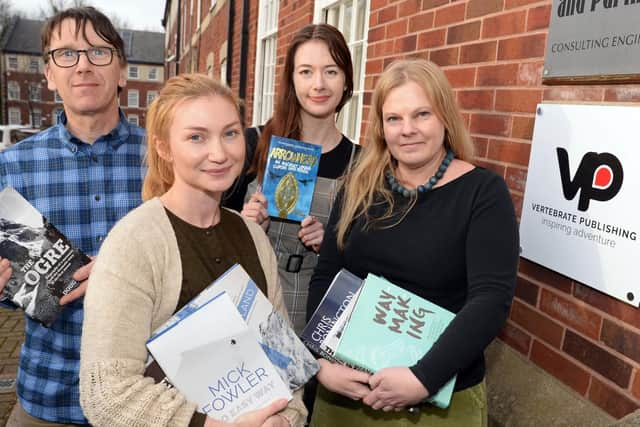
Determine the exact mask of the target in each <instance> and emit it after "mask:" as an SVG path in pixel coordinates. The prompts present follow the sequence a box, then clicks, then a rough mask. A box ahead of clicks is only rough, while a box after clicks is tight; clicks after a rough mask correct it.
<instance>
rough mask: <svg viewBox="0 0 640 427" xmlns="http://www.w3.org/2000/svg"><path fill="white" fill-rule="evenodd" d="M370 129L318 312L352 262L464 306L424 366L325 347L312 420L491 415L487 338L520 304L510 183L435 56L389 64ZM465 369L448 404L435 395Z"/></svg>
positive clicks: (340, 213)
mask: <svg viewBox="0 0 640 427" xmlns="http://www.w3.org/2000/svg"><path fill="white" fill-rule="evenodd" d="M367 131H368V133H367V138H368V143H367V145H366V146H365V147H364V149H363V150H362V154H361V156H360V158H359V159H358V162H357V164H356V166H355V167H354V169H353V171H352V173H351V174H350V175H349V176H348V178H347V181H346V184H345V186H344V188H343V190H342V192H341V193H340V194H339V196H338V199H337V201H336V204H335V205H334V208H333V210H332V213H331V217H330V219H329V224H328V225H327V232H326V233H325V238H324V243H323V245H322V249H321V251H320V257H319V261H318V266H317V268H316V270H315V273H314V275H313V278H312V281H311V284H310V290H309V306H308V308H307V312H308V313H313V312H314V310H315V308H316V307H317V305H318V304H319V302H320V300H321V298H322V296H323V295H324V293H325V292H326V290H327V288H328V286H329V284H330V283H331V280H332V279H333V277H334V276H335V274H336V273H338V271H339V270H340V269H341V268H346V269H348V270H349V271H351V272H352V273H354V274H356V275H358V276H360V277H362V278H364V277H365V276H366V275H367V274H368V273H373V274H375V275H377V276H381V277H385V278H386V279H388V280H389V281H391V282H392V283H395V284H396V285H398V286H400V287H402V288H404V289H406V290H408V291H411V292H413V293H415V294H417V295H419V296H421V297H423V298H425V299H428V300H430V301H432V302H434V303H436V304H438V305H440V306H442V307H444V308H446V309H448V310H450V311H452V312H454V313H457V314H456V318H455V319H454V320H453V322H452V323H451V324H450V325H449V326H448V327H447V328H446V329H445V331H444V332H443V334H442V335H441V336H440V338H439V339H438V340H437V341H436V343H435V345H434V346H433V347H432V348H431V349H430V350H429V351H427V352H426V353H425V354H424V355H423V356H422V357H421V358H420V359H419V360H418V361H417V362H416V363H415V364H414V365H413V366H389V367H387V368H385V369H381V370H380V371H378V372H375V373H374V374H373V375H369V374H366V373H363V372H360V371H355V370H353V369H350V368H348V367H345V366H341V365H338V364H335V363H331V362H329V361H327V360H322V359H321V360H320V364H321V369H320V372H319V373H318V375H317V377H318V381H319V382H320V384H321V387H320V388H319V391H318V395H317V399H316V405H315V407H314V412H313V418H312V426H315V427H320V426H331V425H337V424H336V423H337V422H338V421H337V420H340V424H341V425H359V426H369V425H372V426H377V425H384V426H394V425H395V426H404V425H408V423H411V425H414V424H415V425H425V426H486V425H487V411H486V397H485V386H484V381H483V378H484V359H483V350H484V348H485V347H486V346H487V345H488V344H489V342H491V340H492V339H493V338H494V337H495V335H496V334H497V332H498V331H499V329H500V327H501V326H502V324H503V323H504V321H505V319H506V316H507V314H508V312H509V307H510V303H511V299H512V297H513V289H514V287H515V280H516V270H517V260H518V228H517V222H516V217H515V213H514V209H513V204H512V201H511V198H510V195H509V191H508V189H507V186H506V184H505V182H504V180H503V179H502V178H501V177H499V176H497V175H495V174H494V173H493V172H490V171H488V170H486V169H483V168H481V167H477V166H474V165H473V164H472V163H471V161H472V157H473V146H472V142H471V139H470V137H469V135H468V133H467V131H466V127H465V124H464V121H463V119H462V116H461V114H460V112H459V110H458V107H457V106H456V103H455V98H454V94H453V91H452V90H451V87H450V85H449V83H448V81H447V79H446V77H445V76H444V73H443V72H442V71H441V70H440V69H439V68H438V67H437V66H436V65H435V64H433V63H431V62H428V61H424V60H419V59H412V60H401V61H397V62H394V63H392V64H391V65H389V67H388V68H387V69H386V70H385V71H384V72H383V73H382V75H381V76H380V78H379V80H378V82H377V85H376V87H375V90H374V93H373V100H372V105H371V115H370V120H369V124H368V130H367ZM454 375H457V382H456V388H455V390H456V391H455V393H454V396H453V399H452V402H451V405H450V406H449V408H448V409H439V408H436V407H434V406H431V405H429V404H427V403H424V402H425V399H426V398H428V397H429V396H431V395H433V394H434V393H436V392H437V391H438V390H439V389H440V388H441V387H442V386H443V385H444V384H445V383H446V382H448V381H449V379H451V378H452V377H453V376H454ZM408 408H412V411H407V410H405V409H408ZM416 408H419V411H416V410H415V409H416ZM416 412H418V413H417V414H416Z"/></svg>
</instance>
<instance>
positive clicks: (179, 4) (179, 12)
mask: <svg viewBox="0 0 640 427" xmlns="http://www.w3.org/2000/svg"><path fill="white" fill-rule="evenodd" d="M176 21H177V25H176V29H177V31H176V76H177V75H178V74H180V43H182V41H181V40H180V32H181V31H182V28H181V21H182V1H180V0H178V16H177V19H176Z"/></svg>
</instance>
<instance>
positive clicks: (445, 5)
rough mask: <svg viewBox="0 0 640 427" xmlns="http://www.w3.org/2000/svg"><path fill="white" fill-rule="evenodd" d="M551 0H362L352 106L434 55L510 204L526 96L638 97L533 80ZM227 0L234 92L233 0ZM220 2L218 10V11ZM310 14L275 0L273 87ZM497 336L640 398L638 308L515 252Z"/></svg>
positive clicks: (616, 400) (522, 152)
mask: <svg viewBox="0 0 640 427" xmlns="http://www.w3.org/2000/svg"><path fill="white" fill-rule="evenodd" d="M257 3H258V2H257V1H252V2H251V14H250V16H251V18H250V22H251V24H250V30H249V34H250V36H249V42H250V49H249V52H248V55H247V59H248V60H249V67H248V76H247V78H248V82H247V98H246V107H247V116H246V117H247V118H250V117H251V114H252V101H253V87H254V81H255V76H254V68H253V66H254V64H255V43H256V39H255V38H256V30H257V21H256V20H257ZM551 4H552V1H551V0H395V1H394V0H371V10H370V16H369V34H368V42H369V46H368V50H367V64H366V78H365V89H366V92H365V96H364V100H365V107H364V111H363V117H365V118H366V117H367V115H368V106H367V105H368V104H369V103H370V99H371V91H372V89H373V87H374V85H375V82H376V79H377V77H378V75H379V74H380V73H381V72H382V70H383V69H384V67H385V66H386V65H387V64H389V63H390V62H391V61H392V60H394V59H396V58H399V57H405V56H419V57H422V58H428V59H430V60H432V61H434V62H436V63H438V64H439V65H441V66H442V67H443V69H444V70H445V73H446V74H447V76H448V78H449V80H450V81H451V83H452V85H453V87H454V90H455V92H456V95H457V99H458V102H459V104H460V106H461V108H462V111H463V114H464V117H465V120H466V121H467V123H468V125H469V129H470V131H471V133H472V136H473V138H474V141H475V143H476V147H477V163H478V164H479V165H481V166H485V167H487V168H490V169H492V170H494V171H496V172H497V173H498V174H500V175H502V176H503V177H504V178H505V180H506V182H507V184H508V185H509V188H510V190H511V194H512V196H513V200H514V203H515V205H516V209H517V211H518V214H520V212H521V209H522V198H523V193H524V186H525V182H526V177H527V165H528V161H529V154H530V148H531V138H532V132H533V125H534V111H535V106H536V104H537V103H538V102H541V101H561V102H572V103H594V102H595V103H599V104H607V103H616V104H619V103H623V104H633V103H640V86H639V85H608V86H605V85H581V86H546V85H543V84H542V80H541V75H542V67H543V62H544V50H545V43H546V38H547V31H548V25H549V19H550V12H551ZM236 7H237V10H236V23H235V26H236V27H235V28H236V36H234V37H235V38H234V55H233V69H234V71H233V75H232V82H233V83H232V87H233V88H234V91H237V87H238V86H237V85H238V77H239V76H238V74H237V73H239V65H238V64H239V62H238V61H239V53H240V44H239V43H240V36H239V32H240V19H241V16H242V10H241V2H239V1H237V2H236ZM227 13H228V12H227V11H226V10H225V11H221V14H220V16H221V17H222V18H221V19H222V20H223V21H224V20H225V19H226V16H227ZM312 15H313V1H311V0H295V1H294V0H288V1H282V2H280V11H279V23H278V40H277V44H278V46H277V66H276V93H277V92H278V89H279V80H280V79H279V77H280V76H281V73H282V68H283V63H284V57H285V52H286V49H287V48H288V45H289V41H290V40H291V37H292V35H293V33H295V31H297V30H298V29H299V28H301V27H302V26H304V25H305V24H308V23H311V22H312ZM220 26H224V28H225V30H224V31H223V33H224V34H222V35H220V36H219V37H222V38H218V39H216V38H215V37H214V36H211V37H213V39H212V40H211V41H209V40H208V39H207V38H208V37H210V36H208V35H206V34H203V36H202V40H201V54H200V57H201V58H206V54H207V53H208V51H209V49H213V51H214V52H215V54H216V61H215V65H214V66H215V67H217V66H218V65H219V62H218V53H219V46H220V43H222V42H224V40H225V39H226V24H223V23H222V22H220ZM214 27H215V25H214ZM209 31H211V27H210V29H209ZM183 59H184V58H183ZM205 60H206V59H205ZM185 62H186V61H183V64H182V67H181V68H182V69H183V70H184V66H185ZM216 70H217V69H216ZM204 71H206V70H204ZM216 75H219V70H217V71H216ZM365 125H366V122H364V123H363V124H362V126H363V130H364V126H365ZM363 134H364V132H363ZM501 338H502V339H503V340H504V341H505V342H506V343H508V344H509V345H510V346H512V347H513V348H515V349H516V350H517V351H519V352H520V353H522V354H523V355H524V356H525V357H527V358H528V359H530V360H531V361H532V362H533V363H535V364H537V365H538V366H540V367H541V368H542V369H544V370H546V371H547V372H549V373H550V374H551V375H553V376H554V377H556V378H558V379H559V380H560V381H562V382H563V383H565V384H567V385H568V386H569V387H571V388H572V389H574V390H575V391H576V392H578V393H580V394H581V395H583V396H584V397H585V398H587V399H589V400H591V401H592V402H593V403H594V404H596V405H598V406H599V407H601V408H603V409H604V410H605V411H607V412H608V413H610V414H612V415H613V416H615V417H618V418H620V417H622V416H624V415H626V414H627V413H629V412H631V411H634V410H635V409H637V408H638V407H640V310H639V309H636V308H633V307H631V306H629V305H627V304H624V303H622V302H619V301H617V300H616V299H613V298H611V297H609V296H606V295H604V294H602V293H600V292H598V291H595V290H593V289H591V288H589V287H587V286H585V285H582V284H580V283H577V282H574V281H572V280H570V279H568V278H566V277H564V276H561V275H559V274H557V273H554V272H552V271H550V270H547V269H545V268H543V267H540V266H538V265H536V264H533V263H531V262H529V261H526V260H522V261H521V264H520V272H519V278H518V285H517V290H516V297H515V301H514V304H513V308H512V311H511V315H510V318H509V320H508V322H507V325H506V326H505V328H504V330H503V331H502V333H501Z"/></svg>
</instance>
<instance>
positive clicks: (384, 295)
mask: <svg viewBox="0 0 640 427" xmlns="http://www.w3.org/2000/svg"><path fill="white" fill-rule="evenodd" d="M454 317H455V314H454V313H451V312H450V311H448V310H446V309H444V308H442V307H440V306H438V305H436V304H433V303H431V302H429V301H427V300H425V299H423V298H421V297H419V296H417V295H415V294H413V293H411V292H409V291H407V290H405V289H402V288H401V287H399V286H396V285H394V284H393V283H391V282H389V281H388V280H385V279H383V278H380V277H377V276H375V275H373V274H369V275H368V276H367V278H366V279H365V281H364V285H363V287H362V290H361V291H360V296H359V297H358V300H357V301H356V303H355V307H354V309H353V312H352V313H351V318H350V319H349V321H348V323H347V325H346V326H345V328H344V331H343V333H342V339H341V340H340V343H339V344H338V348H337V350H336V354H335V358H336V359H337V360H339V361H341V362H344V363H347V364H351V365H353V366H358V367H360V368H362V369H364V370H367V371H369V372H376V371H378V370H380V369H383V368H389V367H393V366H407V367H409V366H413V365H414V364H415V363H416V362H417V361H418V360H419V359H421V358H422V356H424V355H425V353H427V351H429V349H430V348H431V346H433V344H434V343H435V341H436V340H437V339H438V337H439V336H440V334H441V333H442V332H443V331H444V329H445V328H446V327H447V325H449V323H450V322H451V321H452V320H453V318H454ZM455 380H456V378H455V377H453V378H451V380H449V381H448V382H447V383H446V384H445V385H444V386H442V388H441V389H440V390H439V391H438V392H437V393H436V394H434V395H432V396H431V397H430V398H429V399H428V402H430V403H432V404H433V405H435V406H438V407H440V408H446V407H448V406H449V403H450V402H451V395H452V394H453V388H454V385H455Z"/></svg>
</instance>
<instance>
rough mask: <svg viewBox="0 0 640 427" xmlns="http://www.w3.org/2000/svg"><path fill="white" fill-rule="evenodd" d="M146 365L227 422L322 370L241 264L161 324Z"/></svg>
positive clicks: (203, 409) (283, 395)
mask: <svg viewBox="0 0 640 427" xmlns="http://www.w3.org/2000/svg"><path fill="white" fill-rule="evenodd" d="M147 349H148V350H149V353H150V355H151V357H150V360H149V362H148V366H149V367H148V369H147V371H148V372H150V371H157V369H154V368H153V367H152V365H159V368H160V369H161V370H162V372H163V374H164V376H165V377H166V378H165V379H164V381H165V382H168V383H170V384H171V385H172V386H174V387H176V388H177V389H178V390H179V391H180V392H182V393H183V394H184V395H185V396H186V398H187V400H189V401H191V402H195V403H197V411H198V412H200V413H203V414H206V415H207V416H210V417H211V418H214V419H217V420H221V421H233V420H234V419H236V418H237V417H238V416H240V415H242V414H244V413H246V412H249V411H252V410H255V409H259V408H261V407H264V406H265V405H267V404H269V403H271V402H273V401H274V400H277V399H282V398H285V399H287V400H290V399H291V397H292V395H291V391H293V390H296V389H298V388H300V387H301V386H302V385H304V384H305V383H306V382H307V381H308V380H309V379H310V378H311V377H312V376H313V375H315V374H316V372H317V371H318V369H319V365H318V363H317V361H316V360H315V358H314V357H313V355H312V354H311V353H310V352H309V350H307V349H306V347H305V346H304V344H303V343H302V342H301V341H300V339H299V338H298V337H297V336H296V334H295V332H294V331H293V329H292V328H291V327H290V325H289V322H288V321H287V320H286V319H285V318H283V317H282V316H281V315H280V314H279V313H277V312H276V311H275V310H274V308H273V306H272V305H271V303H270V302H269V300H268V299H267V297H266V296H265V295H264V294H263V293H262V292H261V291H260V289H258V287H257V286H256V284H255V282H254V281H253V280H252V279H251V278H250V277H249V275H248V274H247V272H246V271H245V270H244V269H243V268H242V267H241V266H240V265H238V264H236V265H234V266H233V267H231V268H230V269H229V270H228V271H227V272H226V273H225V274H224V275H222V276H221V277H220V278H218V279H217V280H216V281H215V282H213V283H212V284H211V285H209V286H208V287H207V288H206V289H205V290H203V291H202V292H201V293H200V294H199V295H198V296H197V297H196V298H194V299H193V300H192V301H190V302H189V303H188V304H187V305H185V306H184V307H183V308H182V309H180V310H179V311H178V312H176V314H175V315H174V316H173V317H171V318H170V319H169V320H167V322H165V323H164V324H163V325H162V326H160V327H159V328H158V329H157V330H156V331H154V333H153V334H152V336H151V337H150V338H149V340H148V341H147Z"/></svg>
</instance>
